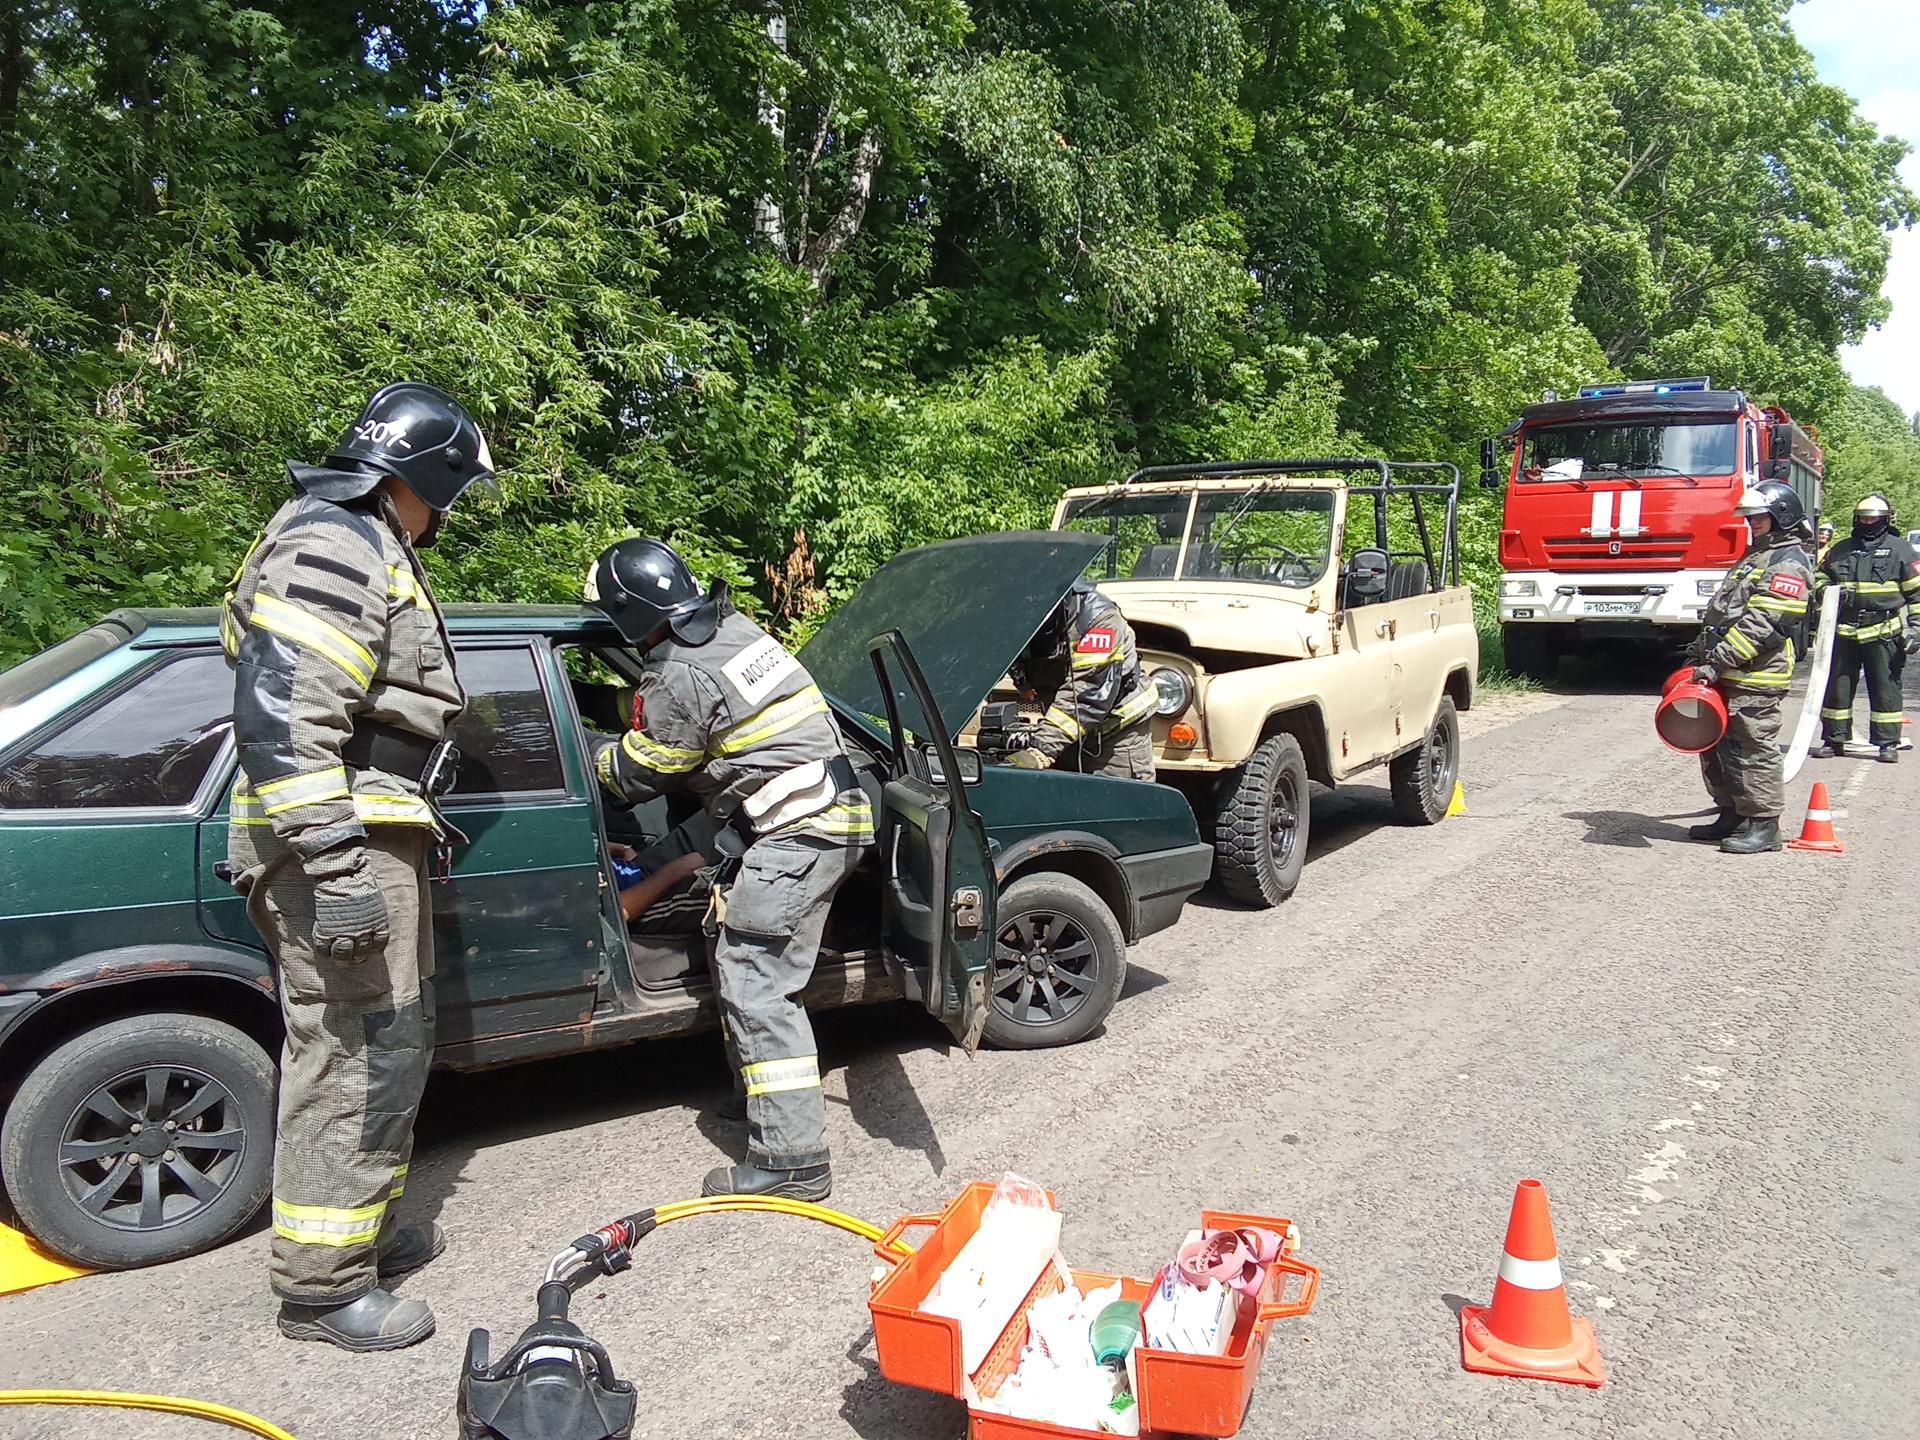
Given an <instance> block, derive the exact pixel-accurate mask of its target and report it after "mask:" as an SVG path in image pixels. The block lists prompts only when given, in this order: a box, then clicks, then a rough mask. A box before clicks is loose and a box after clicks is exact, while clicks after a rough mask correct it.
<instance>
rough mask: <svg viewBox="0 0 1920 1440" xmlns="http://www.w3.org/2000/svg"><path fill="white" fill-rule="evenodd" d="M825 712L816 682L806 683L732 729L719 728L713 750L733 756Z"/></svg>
mask: <svg viewBox="0 0 1920 1440" xmlns="http://www.w3.org/2000/svg"><path fill="white" fill-rule="evenodd" d="M826 713H827V697H826V696H824V695H822V694H821V693H820V687H819V686H818V685H809V686H807V687H806V689H804V690H800V691H797V692H795V693H794V694H792V695H789V696H787V698H786V699H784V700H776V701H774V702H773V703H772V704H771V705H767V706H765V707H763V708H762V709H760V710H758V711H756V712H755V713H754V714H752V715H749V716H748V717H747V718H746V719H745V720H742V721H741V722H740V723H739V724H738V725H735V726H733V727H732V728H731V729H727V730H722V731H721V732H720V733H719V735H717V736H716V737H714V741H713V753H714V754H716V755H736V754H738V753H739V752H740V751H742V750H749V749H751V748H752V747H753V746H755V745H758V744H759V743H760V742H761V741H763V740H771V739H772V738H773V737H774V736H776V735H780V734H783V733H785V732H786V731H788V730H791V729H793V727H794V726H796V725H798V724H800V723H801V722H802V721H804V720H807V719H809V718H810V717H812V716H815V715H824V714H826Z"/></svg>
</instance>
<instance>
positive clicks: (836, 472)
mask: <svg viewBox="0 0 1920 1440" xmlns="http://www.w3.org/2000/svg"><path fill="white" fill-rule="evenodd" d="M1787 13H1788V4H1787V0H1724V3H1718V4H1715V5H1712V6H1705V5H1701V4H1699V3H1697V0H1345V3H1342V4H1339V5H1328V4H1325V3H1323V0H1179V3H1174V0H1052V3H1048V4H1045V5H1038V4H1033V3H1031V0H722V3H712V0H700V3H696V0H595V3H568V4H560V3H556V0H493V3H489V4H482V3H480V0H435V3H433V4H429V5H400V4H397V3H392V0H388V3H384V4H381V3H375V4H367V3H355V4H351V5H348V4H343V3H337V0H310V3H308V4H305V5H302V6H298V7H293V6H287V7H262V8H259V9H254V8H249V7H247V6H245V5H244V4H237V3H233V0H145V3H142V4H139V5H132V4H126V3H120V0H78V3H71V0H69V3H60V4H56V3H53V0H23V3H20V4H16V5H14V6H13V7H11V8H10V9H9V11H8V13H7V15H6V16H5V17H0V40H3V41H4V54H3V55H0V141H4V144H5V146H6V153H7V156H8V163H7V165H6V166H5V167H4V169H0V499H4V502H5V503H4V509H5V516H6V519H7V521H8V523H7V524H6V525H5V526H4V527H0V663H5V662H8V661H11V660H13V659H17V658H19V657H20V656H22V655H24V654H26V653H30V652H31V651H32V650H34V649H36V648H38V647H40V646H42V645H44V644H46V643H49V642H50V641H52V640H54V639H56V638H58V637H59V636H60V635H61V634H63V633H65V632H66V631H68V630H70V629H72V628H73V627H75V626H76V625H78V624H80V623H82V622H84V621H86V620H88V619H90V618H91V617H93V616H95V615H97V614H98V613H99V612H101V611H103V610H105V609H108V608H111V607H112V606H114V605H119V604H129V603H132V604H164V603H183V602H204V601H207V600H210V599H211V598H213V597H214V596H216V595H217V594H218V592H219V589H220V587H221V585H222V584H223V583H224V581H225V579H226V576H227V574H228V573H229V572H230V570H231V568H232V566H233V565H234V563H236V562H237V560H238V558H239V555H240V553H241V551H242V549H243V548H244V545H245V542H246V538H247V537H248V535H249V534H250V533H251V532H252V531H253V530H254V529H255V528H256V527H257V526H258V525H259V523H260V522H261V520H262V519H263V518H264V516H265V515H266V514H267V513H269V512H270V511H271V509H272V508H273V506H274V505H275V504H276V503H277V502H278V500H279V499H280V498H281V496H282V495H283V494H284V493H285V488H284V479H283V476H282V471H281V466H282V463H283V462H284V461H285V460H286V459H288V458H315V457H317V456H318V454H319V453H321V452H322V451H323V450H324V448H325V446H326V444H327V442H328V441H329V440H330V439H331V438H332V437H333V436H334V435H335V434H337V433H338V431H339V430H340V428H341V427H342V425H343V424H344V422H345V421H346V420H347V419H348V418H350V416H351V414H352V412H353V410H354V409H355V407H356V406H357V404H358V403H359V401H360V400H361V399H362V398H363V397H364V396H365V394H366V393H367V392H368V391H370V390H371V389H373V388H374V387H376V386H377V385H379V384H381V383H383V382H385V381H386V380H389V379H392V378H396V377H399V376H408V377H418V378H423V379H427V380H432V381H434V382H436V383H439V384H441V385H444V386H446V387H447V388H448V389H450V390H452V391H453V392H455V393H456V394H458V395H460V396H461V397H463V398H464V399H465V400H466V401H467V402H468V403H469V404H470V405H471V406H472V407H473V409H474V410H475V411H476V413H477V414H479V416H480V417H481V419H482V422H483V424H485V426H486V427H487V429H488V432H489V434H490V436H491V438H492V440H493V449H494V453H495V456H496V459H497V460H498V462H499V463H500V465H501V469H502V476H503V480H504V492H505V493H504V498H503V501H502V503H501V505H500V507H499V508H498V509H497V510H494V511H490V512H487V511H481V510H479V509H477V508H476V509H474V510H473V511H472V512H471V513H465V514H463V515H462V516H460V517H459V518H458V519H457V521H456V524H455V526H454V527H453V528H452V529H451V530H450V531H449V535H448V539H447V542H446V543H445V544H444V545H443V546H442V547H441V548H440V549H439V550H437V551H436V552H435V553H434V556H433V559H432V563H433V565H434V566H435V568H436V570H437V571H438V572H439V575H440V578H441V580H442V582H443V584H444V587H445V589H446V592H447V593H448V594H450V595H456V596H464V597H476V598H477V597H493V598H504V599H519V600H533V599H554V598H563V597H566V596H569V595H572V594H575V593H577V586H578V582H579V579H580V576H581V574H582V573H583V571H584V568H585V565H586V563H587V560H588V558H589V557H590V556H591V555H592V554H593V553H595V552H596V551H597V550H598V549H599V547H600V546H601V545H603V544H604V543H606V542H607V541H608V540H610V539H611V538H614V537H616V536H618V535H621V534H625V533H630V532H632V531H635V530H644V531H651V532H655V533H660V534H664V535H666V536H668V537H669V538H671V539H672V540H674V541H675V542H676V543H677V544H679V545H680V546H682V547H683V548H684V549H685V550H686V551H687V552H688V553H689V555H690V557H691V558H692V559H693V560H694V562H695V565H696V568H698V569H700V570H702V571H704V572H708V573H713V574H718V575H724V576H726V577H727V578H729V579H730V580H731V581H733V582H734V583H735V584H736V586H737V587H739V588H740V590H741V592H742V594H743V596H745V597H746V599H747V601H748V603H751V604H755V605H757V606H759V607H761V608H762V609H764V610H766V611H767V612H769V613H770V614H772V615H773V617H774V618H775V619H776V620H777V621H778V622H779V623H781V624H782V625H784V626H786V627H788V628H789V629H790V630H794V631H803V630H805V629H806V628H807V627H808V626H810V625H812V624H814V623H817V620H818V618H819V616H820V615H821V614H822V613H824V611H825V610H826V608H827V607H829V606H831V605H832V604H833V603H834V602H835V601H836V600H837V599H838V598H840V597H841V596H843V595H844V594H845V593H846V592H847V591H848V590H849V589H850V588H851V587H852V586H854V585H856V584H857V583H859V581H860V580H861V579H862V578H864V577H865V576H866V575H867V574H869V573H871V571H872V570H873V568H874V567H875V566H877V565H878V564H880V563H882V562H883V561H884V560H885V559H886V558H887V557H888V556H889V555H891V554H893V553H894V552H895V551H896V550H898V549H900V548H901V547H903V546H906V545H911V544H915V543H919V542H921V541H924V540H928V539H933V538H938V537H940V536H944V535H951V534H958V533H965V532H969V531H975V530H982V529H992V528H999V527H1008V526H1021V525H1031V524H1038V523H1044V520H1045V517H1046V516H1047V514H1048V512H1049V510H1050V508H1051V504H1052V501H1053V498H1054V497H1055V496H1056V495H1057V494H1058V492H1059V490H1060V488H1061V487H1062V486H1064V485H1067V484H1071V483H1076V482H1083V481H1087V480H1093V479H1101V478H1108V477H1111V476H1113V475H1115V474H1118V473H1122V472H1124V470H1125V469H1127V468H1129V467H1130V466H1132V465H1134V464H1136V463H1142V462H1149V461H1168V460H1178V459H1188V458H1206V457H1218V456H1252V455H1258V454H1307V453H1326V452H1329V451H1343V452H1344V451H1360V450H1384V451H1388V452H1392V453H1395V454H1399V455H1422V456H1428V455H1432V456H1441V457H1444V458H1450V459H1454V460H1456V461H1459V462H1461V463H1463V464H1467V463H1470V462H1471V460H1472V447H1473V444H1474V442H1475V441H1476V440H1477V439H1478V437H1479V436H1480V435H1482V434H1485V433H1488V432H1489V431H1491V430H1492V429H1494V428H1497V427H1498V426H1499V425H1501V424H1503V423H1504V422H1505V421H1506V420H1507V419H1509V418H1510V417H1511V415H1512V414H1513V413H1514V411H1515V409H1516V408H1517V407H1518V406H1520V405H1521V404H1524V403H1526V402H1527V401H1529V400H1531V399H1533V398H1536V397H1537V395H1538V392H1539V391H1540V390H1541V389H1542V388H1544V387H1549V386H1551V387H1557V388H1562V389H1564V388H1566V387H1567V386H1570V385H1572V384H1574V383H1576V382H1578V381H1580V380H1582V379H1588V378H1595V377H1597V376H1599V375H1603V374H1608V373H1618V372H1623V371H1625V372H1639V373H1644V372H1647V371H1652V370H1659V371H1663V372H1681V371H1685V372H1692V371H1698V370H1710V371H1712V372H1713V373H1714V374H1716V376H1719V377H1720V378H1722V379H1724V380H1726V381H1729V382H1732V383H1738V384H1741V385H1743V386H1745V387H1746V388H1748V389H1750V390H1751V391H1754V392H1755V393H1757V394H1759V395H1761V396H1762V397H1763V398H1767V399H1775V398H1778V399H1783V400H1785V402H1786V403H1787V404H1788V405H1789V406H1790V407H1792V408H1793V409H1794V411H1795V413H1796V415H1799V416H1800V417H1801V418H1807V419H1812V420H1815V421H1819V422H1822V423H1823V424H1825V425H1826V426H1827V428H1828V432H1829V435H1830V437H1831V438H1832V440H1833V444H1834V450H1835V457H1836V458H1835V471H1836V485H1837V486H1839V485H1851V484H1852V483H1853V480H1854V477H1855V476H1856V475H1858V476H1866V475H1868V474H1872V475H1875V476H1881V475H1884V476H1888V477H1892V476H1893V475H1894V474H1895V472H1896V471H1898V470H1899V469H1900V468H1901V467H1902V466H1905V465H1907V463H1908V459H1909V455H1908V450H1904V449H1902V448H1900V447H1901V445H1902V444H1905V445H1907V446H1909V447H1912V446H1920V441H1914V440H1913V439H1912V436H1911V433H1908V434H1907V435H1906V438H1905V440H1904V441H1902V440H1901V437H1900V436H1899V435H1897V434H1895V433H1894V432H1895V431H1898V430H1900V429H1901V424H1900V422H1899V417H1898V416H1897V415H1895V416H1894V423H1893V424H1892V425H1891V426H1890V425H1889V424H1888V423H1887V414H1886V407H1885V406H1884V405H1883V404H1881V403H1880V402H1879V401H1877V400H1875V399H1874V398H1873V397H1871V396H1865V395H1863V394H1862V393H1861V392H1854V391H1850V390H1849V389H1848V388H1847V387H1846V386H1845V385H1844V384H1843V382H1842V380H1841V377H1840V372H1839V369H1838V364H1837V360H1836V354H1837V347H1838V346H1839V345H1841V344H1842V343H1845V342H1846V341H1848V340H1851V339H1853V338H1856V337H1857V336H1858V335H1859V334H1860V333H1861V332H1862V330H1863V329H1864V328H1865V327H1866V326H1868V325H1870V324H1872V323H1874V322H1875V321H1876V320H1878V319H1880V318H1882V317H1883V315H1884V305H1883V302H1882V301H1881V300H1880V298H1879V290H1880V283H1881V278H1882V276H1883V273H1884V269H1885V264H1886V253H1887V250H1886V239H1885V234H1886V230H1887V228H1888V227H1889V226H1892V225H1897V224H1901V223H1906V222H1908V221H1910V219H1911V218H1912V212H1913V208H1914V200H1913V197H1912V196H1911V195H1909V194H1908V193H1907V192H1906V190H1905V189H1904V188H1903V187H1902V186H1901V185H1900V183H1899V181H1898V179H1897V177H1896V175H1895V170H1894V167H1895V165H1896V164H1897V163H1898V161H1899V159H1900V156H1901V155H1902V153H1903V148H1902V146H1901V145H1900V144H1899V143H1898V142H1897V141H1893V140H1888V139H1885V138H1882V137H1879V136H1877V135H1876V134H1875V133H1874V131H1873V130H1872V128H1871V127H1870V126H1868V125H1867V124H1866V123H1865V122H1864V121H1862V120H1861V119H1860V118H1859V116H1858V115H1857V114H1856V113H1855V111H1854V109H1853V107H1852V105H1851V103H1850V102H1849V101H1848V100H1847V98H1846V97H1845V96H1844V95H1842V94H1840V93H1839V92H1837V91H1835V90H1833V89H1832V88H1831V87H1829V86H1826V85H1823V84H1822V83H1821V82H1820V81H1819V79H1818V77H1817V76H1816V75H1815V74H1814V72H1813V67H1812V63H1811V61H1810V60H1809V58H1808V57H1807V56H1806V54H1805V52H1804V51H1803V50H1801V48H1800V47H1799V46H1798V45H1797V44H1796V43H1795V41H1794V40H1793V38H1792V35H1791V32H1790V30H1789V29H1788V28H1787ZM1876 467H1877V468H1876ZM1842 477H1845V478H1844V479H1843V478H1842ZM1863 483H1864V482H1863ZM1888 483H1892V481H1891V479H1889V480H1888ZM1916 498H1920V497H1916ZM1496 526H1497V516H1496V511H1495V508H1494V505H1493V502H1492V501H1491V500H1490V499H1488V498H1487V497H1483V496H1480V495H1478V494H1475V495H1474V496H1473V497H1472V498H1471V501H1470V503H1469V506H1468V508H1467V513H1466V515H1465V517H1464V521H1463V531H1464V535H1465V538H1466V542H1467V555H1468V562H1469V563H1468V568H1469V572H1470V575H1471V576H1472V578H1474V579H1476V580H1477V581H1479V582H1481V584H1482V586H1483V589H1484V588H1485V583H1486V581H1487V580H1488V579H1489V578H1490V577H1491V575H1492V574H1493V556H1492V536H1493V531H1494V529H1495V528H1496Z"/></svg>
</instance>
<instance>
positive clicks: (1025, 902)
mask: <svg viewBox="0 0 1920 1440" xmlns="http://www.w3.org/2000/svg"><path fill="white" fill-rule="evenodd" d="M997 913H998V920H997V922H996V924H997V929H996V930H995V932H994V945H993V960H992V962H991V966H990V969H989V971H988V975H987V1024H986V1033H985V1039H986V1040H987V1042H988V1043H989V1044H992V1045H997V1046H1000V1047H1001V1048H1003V1049H1009V1050H1033V1049H1038V1048H1040V1047H1043V1046H1048V1045H1068V1044H1071V1043H1073V1042H1074V1041H1076V1040H1081V1039H1084V1038H1085V1037H1086V1036H1088V1035H1090V1034H1092V1033H1093V1031H1095V1030H1096V1029H1098V1028H1099V1027H1100V1024H1101V1022H1103V1021H1104V1020H1105V1019H1106V1018H1107V1013H1108V1012H1109V1011H1110V1010H1112V1009H1113V1005H1114V1002H1115V1001H1116V1000H1118V999H1119V998H1120V987H1121V984H1122V983H1123V982H1124V980H1125V979H1126V970H1127V941H1126V936H1125V934H1124V933H1123V932H1122V931H1121V929H1120V924H1119V921H1117V920H1116V919H1115V918H1114V915H1113V912H1112V911H1111V910H1109V909H1108V908H1107V905H1106V902H1105V901H1103V900H1102V899H1101V898H1100V897H1099V896H1098V895H1096V894H1095V893H1094V892H1093V891H1092V890H1091V889H1089V888H1088V887H1087V886H1086V885H1085V884H1084V883H1082V882H1081V881H1079V880H1076V879H1074V878H1073V877H1072V876H1071V875H1060V874H1054V873H1050V872H1041V873H1038V874H1032V875H1023V876H1021V877H1020V878H1019V879H1017V880H1015V881H1014V882H1013V883H1012V884H1011V885H1009V886H1007V888H1006V889H1005V890H1004V891H1003V892H1001V895H1000V898H999V902H998V907H997Z"/></svg>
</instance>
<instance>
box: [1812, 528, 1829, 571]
mask: <svg viewBox="0 0 1920 1440" xmlns="http://www.w3.org/2000/svg"><path fill="white" fill-rule="evenodd" d="M1819 537H1820V544H1819V547H1818V548H1817V549H1816V550H1815V551H1814V557H1813V559H1814V564H1816V565H1818V564H1820V563H1821V562H1823V561H1824V560H1825V559H1826V558H1827V552H1828V551H1829V550H1831V549H1832V548H1833V522H1832V521H1831V520H1822V521H1821V522H1820V532H1819ZM1814 578H1815V580H1816V581H1817V580H1818V578H1819V577H1818V576H1815V577H1814Z"/></svg>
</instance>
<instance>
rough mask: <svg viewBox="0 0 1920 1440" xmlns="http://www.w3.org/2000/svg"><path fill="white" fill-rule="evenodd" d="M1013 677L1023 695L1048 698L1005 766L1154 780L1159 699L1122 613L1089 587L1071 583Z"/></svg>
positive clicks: (1023, 654)
mask: <svg viewBox="0 0 1920 1440" xmlns="http://www.w3.org/2000/svg"><path fill="white" fill-rule="evenodd" d="M1011 673H1012V679H1013V682H1014V684H1015V685H1016V686H1017V687H1018V688H1019V689H1020V690H1021V691H1022V692H1023V693H1028V694H1032V695H1035V696H1045V697H1047V710H1046V713H1045V714H1044V715H1042V716H1041V718H1040V720H1039V721H1038V722H1037V723H1036V724H1033V725H1030V726H1027V727H1026V728H1025V729H1024V730H1022V731H1021V733H1020V735H1019V736H1018V741H1019V743H1018V744H1017V745H1016V746H1015V747H1014V748H1012V749H1011V750H1009V751H1008V753H1007V757H1006V763H1007V764H1009V765H1016V766H1019V767H1021V768H1023V769H1028V770H1045V769H1049V768H1052V769H1056V770H1077V771H1081V772H1083V773H1085V774H1089V775H1108V776H1114V777H1117V778H1119V779H1122V780H1151V779H1153V707H1154V702H1155V700H1156V699H1157V698H1158V697H1157V695H1156V693H1155V691H1154V688H1153V686H1152V684H1151V683H1149V682H1148V680H1147V677H1146V675H1145V673H1144V672H1143V671H1142V669H1141V667H1140V657H1139V655H1138V653H1137V652H1136V651H1135V649H1134V643H1133V630H1132V628H1131V627H1130V626H1129V625H1128V624H1127V622H1126V619H1125V617H1124V616H1122V615H1121V613H1120V607H1119V606H1117V605H1115V604H1114V603H1113V601H1111V600H1109V599H1108V598H1107V597H1106V596H1105V595H1103V594H1101V593H1100V591H1099V590H1098V589H1096V588H1095V587H1094V586H1093V585H1091V584H1089V583H1088V582H1087V581H1085V580H1080V581H1076V582H1075V583H1074V587H1073V589H1071V590H1069V591H1068V592H1067V594H1066V595H1065V596H1064V597H1063V598H1062V599H1061V601H1060V603H1059V604H1058V605H1056V606H1055V607H1054V609H1053V611H1052V613H1051V614H1050V615H1048V617H1047V620H1046V623H1045V624H1043V625H1042V626H1041V627H1040V630H1039V632H1038V633H1037V634H1035V636H1034V637H1033V639H1031V640H1029V641H1028V642H1027V645H1026V648H1025V649H1023V650H1022V651H1021V652H1020V656H1019V658H1018V659H1017V660H1015V661H1014V662H1013V670H1012V672H1011Z"/></svg>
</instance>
